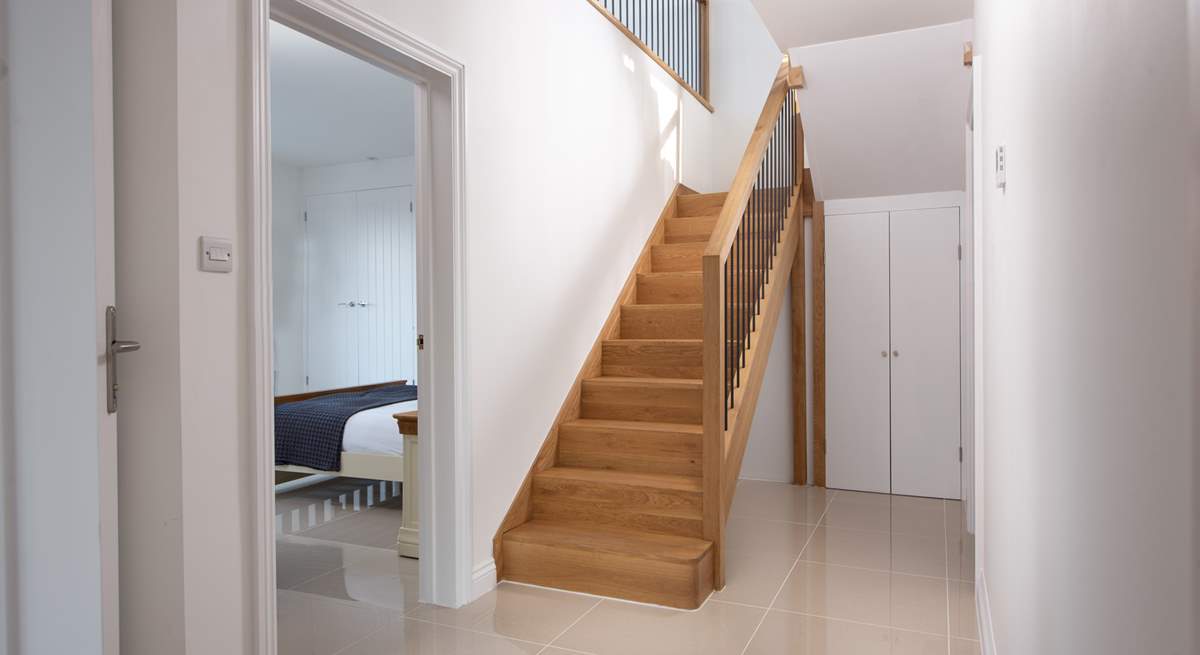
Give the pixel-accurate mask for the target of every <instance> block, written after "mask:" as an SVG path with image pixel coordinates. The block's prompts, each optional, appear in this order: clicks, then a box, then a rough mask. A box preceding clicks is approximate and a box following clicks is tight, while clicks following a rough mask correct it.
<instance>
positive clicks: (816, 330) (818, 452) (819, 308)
mask: <svg viewBox="0 0 1200 655" xmlns="http://www.w3.org/2000/svg"><path fill="white" fill-rule="evenodd" d="M812 240H813V484H815V485H817V486H818V487H824V486H825V203H824V202H816V203H814V204H813V218H812Z"/></svg>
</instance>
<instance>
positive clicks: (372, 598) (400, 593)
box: [293, 549, 420, 612]
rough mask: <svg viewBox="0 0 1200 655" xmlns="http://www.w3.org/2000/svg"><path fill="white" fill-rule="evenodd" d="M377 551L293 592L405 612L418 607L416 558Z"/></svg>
mask: <svg viewBox="0 0 1200 655" xmlns="http://www.w3.org/2000/svg"><path fill="white" fill-rule="evenodd" d="M367 550H369V551H374V552H370V553H368V554H366V555H365V556H359V557H357V558H356V561H352V562H350V563H348V564H347V565H346V566H344V567H342V568H340V569H338V570H336V571H332V572H330V573H326V574H324V575H322V576H320V577H318V578H314V579H312V580H309V581H308V582H305V583H303V584H301V585H298V586H296V587H294V588H293V590H294V591H298V592H303V593H308V594H313V595H317V596H322V597H325V598H332V599H336V600H344V601H349V602H355V603H362V604H365V605H370V606H372V607H379V608H385V609H392V610H396V611H397V612H404V611H407V610H409V609H412V608H413V607H416V606H417V597H418V594H419V592H420V577H419V572H418V564H417V561H416V560H413V559H408V558H406V557H399V556H397V555H396V551H394V550H383V549H364V551H367Z"/></svg>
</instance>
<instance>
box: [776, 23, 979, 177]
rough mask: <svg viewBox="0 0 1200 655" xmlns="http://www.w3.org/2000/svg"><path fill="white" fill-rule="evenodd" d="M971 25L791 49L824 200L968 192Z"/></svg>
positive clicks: (808, 141) (807, 143)
mask: <svg viewBox="0 0 1200 655" xmlns="http://www.w3.org/2000/svg"><path fill="white" fill-rule="evenodd" d="M971 26H972V24H971V21H965V22H962V23H952V24H948V25H939V26H935V27H927V28H922V29H917V30H909V31H905V32H894V33H890V34H882V35H877V36H871V37H865V38H860V39H851V40H845V41H837V42H833V43H825V44H821V45H813V46H807V47H803V48H792V49H790V51H789V54H790V55H791V58H792V62H793V63H794V64H799V65H801V66H803V67H804V74H805V77H806V80H807V87H806V88H805V89H804V90H802V91H801V92H800V111H801V113H802V115H803V119H804V127H805V146H806V147H807V149H808V155H809V160H810V162H811V166H812V169H813V178H814V180H813V181H814V183H815V184H814V186H815V190H816V193H817V195H818V197H820V198H822V199H827V200H828V199H835V198H838V199H840V198H864V197H873V196H891V195H905V194H912V193H929V192H935V191H957V190H962V189H963V188H964V185H965V172H964V171H965V166H966V145H965V133H964V130H965V129H966V121H967V108H968V105H969V101H970V96H971V69H970V68H968V67H966V66H963V61H962V53H963V43H964V41H966V40H969V39H970V31H971Z"/></svg>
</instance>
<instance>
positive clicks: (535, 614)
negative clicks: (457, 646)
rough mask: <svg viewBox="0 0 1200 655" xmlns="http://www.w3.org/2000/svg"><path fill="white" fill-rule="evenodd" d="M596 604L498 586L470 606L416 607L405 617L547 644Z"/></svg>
mask: <svg viewBox="0 0 1200 655" xmlns="http://www.w3.org/2000/svg"><path fill="white" fill-rule="evenodd" d="M598 602H599V601H598V600H597V599H595V598H592V597H590V596H583V595H581V594H572V593H569V592H565V591H555V590H553V589H542V588H539V587H528V586H525V585H517V584H512V583H500V585H499V586H497V587H496V588H495V589H494V590H492V591H490V592H488V593H487V594H485V595H484V596H483V597H482V598H480V599H478V600H476V601H475V602H473V603H471V604H470V605H466V606H464V607H460V608H458V609H449V608H445V607H436V606H433V605H419V606H418V607H416V608H415V609H413V610H411V611H410V612H409V613H408V616H409V617H410V618H414V619H421V620H425V621H432V622H434V623H439V624H441V625H448V626H452V627H457V628H464V629H468V630H475V631H479V632H487V633H490V634H496V635H500V636H503V637H511V638H513V639H523V640H526V641H535V642H539V643H542V644H547V643H550V641H551V640H553V639H554V638H555V637H556V636H558V635H559V634H561V633H562V631H563V630H566V629H567V626H569V625H571V624H572V623H574V622H575V621H576V620H577V619H578V618H579V617H581V616H583V615H584V614H585V613H586V612H587V611H588V610H590V609H591V608H592V607H593V606H595V605H596V604H597V603H598Z"/></svg>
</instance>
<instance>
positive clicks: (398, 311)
mask: <svg viewBox="0 0 1200 655" xmlns="http://www.w3.org/2000/svg"><path fill="white" fill-rule="evenodd" d="M411 201H412V187H407V186H406V187H394V188H388V189H375V190H371V191H361V192H359V193H358V232H359V236H358V240H359V244H360V245H359V248H360V251H361V253H362V257H361V260H360V262H359V266H358V269H357V271H356V276H357V279H358V284H357V289H358V291H357V292H356V293H357V294H358V295H357V300H358V301H360V302H364V303H366V304H365V305H363V306H360V307H359V308H358V309H357V310H356V311H357V313H358V323H357V329H358V369H359V384H374V383H377V382H390V381H392V380H400V379H405V380H410V381H415V380H416V373H417V358H416V249H415V244H416V231H415V229H416V224H415V222H414V221H413V214H412V211H411V210H410V209H409V208H410V206H411V205H410V204H409V203H410V202H411Z"/></svg>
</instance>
